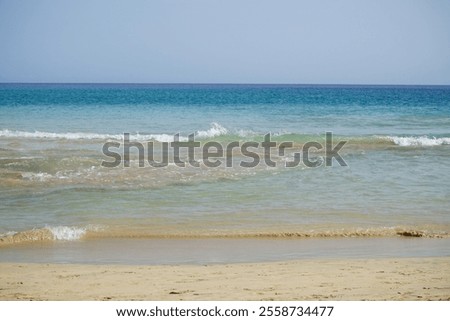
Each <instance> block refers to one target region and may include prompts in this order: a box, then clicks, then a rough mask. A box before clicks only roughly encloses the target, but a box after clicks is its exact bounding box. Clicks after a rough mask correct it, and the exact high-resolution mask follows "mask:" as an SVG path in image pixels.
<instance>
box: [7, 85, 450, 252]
mask: <svg viewBox="0 0 450 321" xmlns="http://www.w3.org/2000/svg"><path fill="white" fill-rule="evenodd" d="M124 133H129V137H130V142H131V144H132V147H130V153H131V155H129V158H130V159H129V161H126V160H125V149H124ZM326 133H331V134H330V135H332V138H333V146H337V144H338V143H339V142H345V144H344V145H343V146H341V147H342V148H340V149H339V151H338V152H339V156H340V157H342V160H343V161H344V162H343V163H341V162H339V161H337V160H336V159H334V160H332V161H331V164H328V165H332V166H327V162H326V161H325V160H326V153H325V148H324V149H320V146H323V147H325V145H326ZM176 134H178V135H179V136H175V135H176ZM267 134H269V136H270V139H271V142H273V143H274V144H275V145H276V147H273V148H271V149H270V152H271V156H270V157H271V158H270V160H271V161H272V162H273V163H271V165H268V164H267V163H266V162H265V156H267V149H264V148H263V147H262V144H261V143H262V142H264V140H265V137H267ZM189 135H191V137H195V141H196V142H198V143H199V145H201V146H204V145H205V144H208V143H209V144H213V145H214V144H216V143H218V144H220V146H223V151H225V152H224V153H222V155H216V156H215V157H212V159H213V160H215V161H219V165H218V166H216V167H213V166H207V162H205V157H204V154H202V147H199V148H197V149H195V151H194V154H193V155H190V156H189V157H194V158H195V160H196V162H197V164H198V167H196V166H193V165H192V164H190V163H188V162H186V161H185V160H186V159H187V157H188V152H187V150H185V149H183V150H182V151H181V156H180V157H181V158H182V159H183V164H184V166H180V164H176V162H175V160H174V155H173V151H172V150H170V151H169V155H168V160H167V163H166V164H163V165H161V166H152V164H151V162H149V161H148V160H149V157H148V153H149V146H152V152H153V154H152V157H153V158H154V160H155V161H156V160H162V159H163V158H162V157H163V155H164V146H168V147H169V148H170V147H171V143H173V142H174V140H175V139H179V141H180V142H184V143H185V142H186V141H188V139H189ZM176 137H178V138H176ZM232 142H234V143H236V144H239V145H240V146H242V145H243V144H245V143H248V142H253V143H258V144H259V145H258V146H257V147H250V148H248V149H247V152H252V154H249V153H247V154H245V153H242V150H239V148H236V149H233V150H231V151H230V153H227V152H226V151H227V150H226V146H227V145H229V144H230V143H232ZM283 142H288V143H290V145H289V146H290V147H289V148H287V149H286V150H284V152H283V153H280V150H279V149H277V148H278V147H279V145H280V144H281V143H283ZM311 142H313V147H312V148H310V152H311V153H310V155H309V156H310V157H311V159H310V160H311V161H312V162H313V164H314V166H308V163H305V162H303V161H301V162H299V163H298V164H296V166H292V167H290V166H286V164H287V163H289V162H292V161H293V160H294V159H295V153H299V152H300V151H302V148H303V147H304V146H305V145H307V144H310V143H311ZM108 143H109V144H111V145H110V147H109V149H108V150H109V151H110V152H111V151H114V153H115V154H114V155H118V157H119V156H120V163H119V164H116V165H117V166H113V167H107V166H104V164H105V162H111V161H112V160H114V157H112V156H111V155H112V154H109V155H108V154H105V153H104V147H105V144H108ZM138 143H139V144H141V146H143V148H144V152H143V153H142V155H139V153H140V151H139V147H136V146H137V145H136V144H138ZM164 143H165V144H166V145H164ZM114 144H115V145H114ZM117 144H119V145H120V147H117V148H116V147H114V146H119V145H117ZM111 146H112V147H111ZM214 146H217V144H216V145H214ZM314 146H315V147H314ZM217 150H219V149H217ZM230 156H232V157H231V159H230V160H229V163H227V161H228V158H230ZM302 156H303V155H302ZM227 157H228V158H227ZM256 158H258V159H259V162H257V163H256V164H253V165H252V166H243V165H242V164H243V163H242V162H247V163H246V164H248V163H249V162H251V161H252V160H255V159H256ZM140 161H141V163H143V166H141V165H142V164H140ZM102 163H103V165H102ZM344 163H345V165H346V166H343V165H344ZM228 165H229V166H228ZM0 218H1V223H0V260H1V256H2V251H6V249H8V251H9V250H10V248H11V247H14V246H15V247H17V246H19V245H20V246H24V244H28V245H30V244H34V245H33V246H36V244H41V245H42V244H44V243H45V244H47V245H48V244H51V245H48V246H52V247H54V246H58V244H61V246H64V247H67V246H72V245H70V244H81V243H76V242H82V244H87V245H86V246H85V247H86V248H89V244H94V243H95V242H100V241H101V242H104V240H123V241H124V242H126V241H127V240H128V241H130V240H136V242H139V241H141V242H143V243H142V244H144V243H146V242H148V241H149V240H152V239H157V240H161V239H166V240H167V239H181V240H183V239H189V240H191V241H190V242H192V241H195V240H205V239H217V238H219V239H233V240H235V239H251V240H252V242H254V239H261V240H262V239H264V242H267V239H272V238H273V239H296V240H300V241H301V240H304V239H306V238H316V239H323V238H329V239H332V240H340V239H344V238H349V237H352V238H355V239H359V240H362V239H367V238H381V239H383V240H386V239H387V240H389V239H390V238H392V239H398V238H407V237H408V236H410V237H414V236H416V237H422V238H424V239H425V238H426V239H429V238H430V239H431V238H432V239H442V241H441V242H447V243H445V244H446V245H448V240H449V239H450V238H449V235H450V87H449V86H350V85H349V86H340V85H339V86H338V85H330V86H322V85H206V84H192V85H190V84H189V85H188V84H170V85H168V84H148V85H147V84H0ZM437 241H439V240H437ZM261 242H263V241H261ZM264 242H263V243H264ZM333 242H334V241H333ZM434 242H436V240H435V241H434ZM382 243H383V244H385V241H383V242H382ZM68 244H69V245H68ZM264 244H266V243H264ZM430 244H435V243H430ZM440 244H444V243H440ZM383 246H384V245H383ZM440 248H443V249H445V248H446V246H441V247H440ZM17 251H18V250H17ZM430 251H431V249H430ZM125 252H126V251H125ZM4 253H6V252H4ZM8 253H9V252H8ZM433 253H434V254H435V255H450V253H448V251H445V250H442V251H441V252H439V251H437V252H436V251H435V252H433ZM8 259H11V256H8Z"/></svg>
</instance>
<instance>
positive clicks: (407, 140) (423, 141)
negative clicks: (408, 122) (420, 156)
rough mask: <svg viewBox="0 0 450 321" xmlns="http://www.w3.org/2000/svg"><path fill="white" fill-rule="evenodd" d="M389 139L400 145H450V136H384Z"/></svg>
mask: <svg viewBox="0 0 450 321" xmlns="http://www.w3.org/2000/svg"><path fill="white" fill-rule="evenodd" d="M383 138H385V139H387V140H390V141H392V142H393V143H394V144H395V145H399V146H439V145H450V137H441V138H436V137H427V136H416V137H414V136H409V137H399V136H386V137H383Z"/></svg>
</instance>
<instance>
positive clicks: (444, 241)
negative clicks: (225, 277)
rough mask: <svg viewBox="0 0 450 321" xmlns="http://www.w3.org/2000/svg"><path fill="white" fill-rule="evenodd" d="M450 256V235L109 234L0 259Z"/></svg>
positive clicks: (178, 261) (15, 251)
mask: <svg viewBox="0 0 450 321" xmlns="http://www.w3.org/2000/svg"><path fill="white" fill-rule="evenodd" d="M414 257H415V258H419V257H450V238H422V237H399V236H398V237H381V238H380V237H348V238H344V237H340V238H134V239H133V238H106V239H101V238H100V239H89V240H75V241H47V242H35V243H29V244H24V243H22V244H16V245H15V246H9V247H3V248H0V262H5V263H8V262H16V263H42V264H52V263H56V264H58V263H65V264H100V265H101V264H118V265H190V264H197V265H204V264H234V263H258V262H259V263H264V262H278V261H295V260H317V259H343V260H345V259H383V258H384V259H388V258H414Z"/></svg>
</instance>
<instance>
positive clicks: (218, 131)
mask: <svg viewBox="0 0 450 321" xmlns="http://www.w3.org/2000/svg"><path fill="white" fill-rule="evenodd" d="M226 134H228V129H226V128H225V127H223V126H222V125H220V124H219V123H211V128H210V129H208V130H199V131H197V133H196V136H197V137H199V138H211V137H217V136H221V135H226Z"/></svg>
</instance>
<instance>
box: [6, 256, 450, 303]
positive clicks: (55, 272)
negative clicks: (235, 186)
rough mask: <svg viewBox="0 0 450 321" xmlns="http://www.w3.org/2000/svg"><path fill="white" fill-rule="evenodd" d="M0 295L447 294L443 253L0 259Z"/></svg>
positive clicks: (448, 267) (448, 273)
mask: <svg viewBox="0 0 450 321" xmlns="http://www.w3.org/2000/svg"><path fill="white" fill-rule="evenodd" d="M0 299H1V300H450V257H439V258H398V259H394V258H389V259H313V260H306V259H305V260H297V261H285V262H272V263H245V264H242V263H239V264H220V265H173V266H172V265H170V266H169V265H168V266H165V265H149V266H142V265H140V266H133V265H87V264H86V265H85V264H83V265H74V264H28V263H27V264H23V263H1V264H0Z"/></svg>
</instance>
